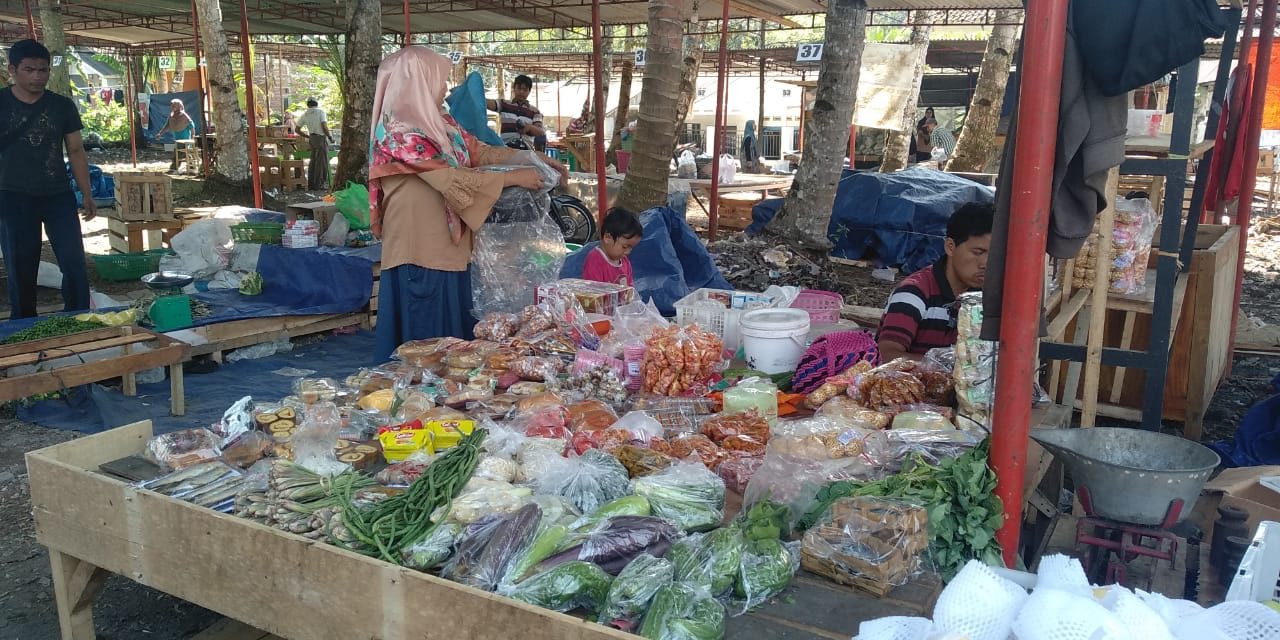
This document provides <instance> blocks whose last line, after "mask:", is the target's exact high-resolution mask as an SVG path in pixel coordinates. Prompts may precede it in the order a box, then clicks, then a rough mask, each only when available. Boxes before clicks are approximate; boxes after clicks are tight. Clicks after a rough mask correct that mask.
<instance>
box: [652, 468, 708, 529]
mask: <svg viewBox="0 0 1280 640" xmlns="http://www.w3.org/2000/svg"><path fill="white" fill-rule="evenodd" d="M631 489H632V492H633V493H635V494H636V495H638V496H643V497H645V498H648V499H649V505H650V506H651V507H652V509H653V515H655V516H658V517H660V518H663V519H664V520H667V521H669V522H671V523H672V524H674V525H676V526H677V527H679V528H680V529H681V530H682V531H707V530H709V529H713V528H715V527H716V526H717V525H719V524H720V521H721V520H723V519H724V494H725V489H724V480H722V479H721V478H720V476H718V475H716V474H714V473H712V472H711V471H708V470H707V468H706V467H704V466H702V464H700V463H696V462H681V463H679V464H676V465H673V466H671V467H669V468H667V469H665V470H663V471H662V472H660V473H655V474H653V475H651V476H644V477H641V478H636V479H635V480H632V482H631Z"/></svg>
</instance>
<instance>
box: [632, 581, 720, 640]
mask: <svg viewBox="0 0 1280 640" xmlns="http://www.w3.org/2000/svg"><path fill="white" fill-rule="evenodd" d="M724 628H725V609H724V605H722V604H720V602H719V601H718V600H716V599H715V598H713V597H711V594H710V593H707V592H706V591H705V590H701V589H697V588H695V587H691V586H689V585H686V584H681V583H672V584H669V585H666V586H663V587H662V588H661V589H658V592H657V593H656V594H655V595H654V596H653V602H652V604H650V605H649V612H648V613H647V614H646V615H645V617H644V622H643V623H641V625H640V629H639V631H638V633H639V634H640V635H641V636H643V637H645V638H648V640H700V639H703V638H722V637H724Z"/></svg>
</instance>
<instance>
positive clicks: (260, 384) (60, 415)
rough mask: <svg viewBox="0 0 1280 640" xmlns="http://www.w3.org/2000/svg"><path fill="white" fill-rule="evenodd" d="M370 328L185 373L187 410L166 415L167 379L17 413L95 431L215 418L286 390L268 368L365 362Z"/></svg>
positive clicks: (351, 367) (339, 373)
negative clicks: (246, 400) (131, 391)
mask: <svg viewBox="0 0 1280 640" xmlns="http://www.w3.org/2000/svg"><path fill="white" fill-rule="evenodd" d="M373 346H374V339H373V334H372V333H370V332H367V331H362V332H359V333H357V334H353V335H342V336H331V337H329V338H328V339H326V340H323V341H321V342H316V343H312V344H308V345H305V346H301V347H298V348H296V349H294V350H293V351H290V352H287V353H280V354H276V355H274V356H269V357H266V358H261V359H258V360H242V361H240V362H232V363H226V364H223V365H222V366H221V367H219V368H218V370H217V371H214V372H213V373H208V374H202V375H193V374H187V376H186V378H185V379H184V381H183V382H184V385H185V386H186V393H185V396H186V405H187V415H185V416H182V417H174V416H170V415H169V381H168V380H165V381H164V382H159V383H155V384H139V385H138V395H137V396H135V397H133V398H130V397H126V396H125V395H123V394H121V393H120V390H119V389H118V388H107V387H103V386H100V385H87V386H83V387H76V388H75V389H73V390H72V392H71V393H70V394H69V395H70V399H57V400H44V401H41V402H37V403H35V404H33V405H31V406H28V407H20V408H19V409H18V412H17V414H18V418H19V419H21V420H25V421H27V422H34V423H36V424H38V425H40V426H42V427H48V428H52V429H63V430H67V431H81V432H84V433H97V432H99V431H103V430H106V429H109V428H113V427H118V426H120V425H124V424H129V423H131V422H137V421H139V420H151V421H153V423H154V425H155V430H156V433H164V432H167V431H174V430H177V429H185V428H187V427H205V426H209V425H210V424H213V423H216V422H217V421H218V420H220V419H221V418H222V414H223V412H224V411H226V410H227V407H229V406H231V404H232V403H234V402H235V401H236V400H239V399H240V398H243V397H244V396H253V398H254V399H255V400H259V401H263V402H275V401H277V400H279V399H280V398H283V397H285V396H287V395H289V394H291V393H292V392H293V391H292V385H293V381H294V380H295V378H294V377H290V376H285V375H280V374H277V373H272V372H274V371H279V370H281V369H283V368H285V367H292V368H295V369H310V370H313V371H315V373H313V374H308V376H309V377H326V378H338V379H342V378H344V377H346V376H347V375H350V374H351V373H353V372H354V371H355V370H356V369H358V368H360V367H362V366H365V365H366V364H367V363H368V360H369V354H370V353H372V352H373Z"/></svg>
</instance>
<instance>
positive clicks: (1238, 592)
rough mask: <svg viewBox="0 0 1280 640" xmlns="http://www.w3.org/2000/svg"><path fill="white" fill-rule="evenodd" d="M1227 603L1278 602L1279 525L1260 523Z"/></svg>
mask: <svg viewBox="0 0 1280 640" xmlns="http://www.w3.org/2000/svg"><path fill="white" fill-rule="evenodd" d="M1227 600H1252V601H1254V602H1267V601H1269V600H1276V601H1280V522H1274V521H1271V520H1263V521H1262V522H1259V523H1258V532H1257V533H1256V534H1254V536H1253V542H1252V543H1251V544H1250V545H1249V548H1248V549H1247V550H1246V551H1245V552H1244V559H1242V560H1241V561H1240V568H1239V569H1237V570H1236V574H1235V578H1233V579H1232V580H1231V588H1230V589H1228V590H1227Z"/></svg>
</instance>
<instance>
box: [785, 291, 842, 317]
mask: <svg viewBox="0 0 1280 640" xmlns="http://www.w3.org/2000/svg"><path fill="white" fill-rule="evenodd" d="M791 308H792V309H804V310H805V311H808V312H809V322H810V323H812V324H835V323H837V322H840V310H841V309H843V308H844V296H842V295H840V294H838V293H834V292H831V291H820V290H818V289H804V290H802V291H801V292H800V295H798V296H796V299H795V300H793V301H792V302H791Z"/></svg>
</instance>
